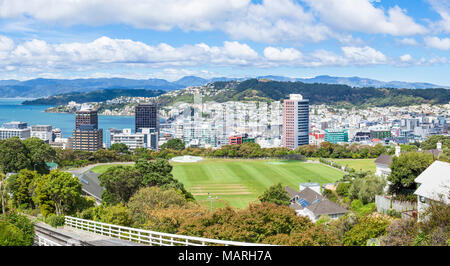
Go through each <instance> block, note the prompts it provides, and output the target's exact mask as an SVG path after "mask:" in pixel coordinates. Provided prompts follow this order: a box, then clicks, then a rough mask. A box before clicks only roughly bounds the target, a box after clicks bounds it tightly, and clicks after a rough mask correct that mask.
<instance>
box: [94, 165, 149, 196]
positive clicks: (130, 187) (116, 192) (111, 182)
mask: <svg viewBox="0 0 450 266" xmlns="http://www.w3.org/2000/svg"><path fill="white" fill-rule="evenodd" d="M98 179H99V180H100V186H102V187H104V188H105V190H104V191H103V192H102V200H103V202H105V203H108V204H118V203H120V202H122V203H126V202H128V200H129V199H130V198H131V196H132V195H133V194H134V193H135V192H136V191H137V190H138V189H139V188H140V187H141V185H142V174H141V173H140V172H139V170H138V169H136V168H135V167H133V166H122V165H118V166H113V167H110V168H108V170H106V172H104V173H103V174H101V175H100V176H99V177H98Z"/></svg>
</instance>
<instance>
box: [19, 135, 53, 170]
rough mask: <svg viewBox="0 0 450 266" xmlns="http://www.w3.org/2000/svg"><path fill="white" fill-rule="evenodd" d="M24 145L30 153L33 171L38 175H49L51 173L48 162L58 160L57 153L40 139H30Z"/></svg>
mask: <svg viewBox="0 0 450 266" xmlns="http://www.w3.org/2000/svg"><path fill="white" fill-rule="evenodd" d="M23 144H24V145H25V147H26V148H27V149H28V151H29V156H30V159H31V164H32V169H33V170H36V171H37V172H38V173H41V174H47V173H48V172H49V170H48V167H47V165H46V162H51V161H54V160H56V158H57V157H56V151H55V150H54V149H53V148H52V147H51V146H50V145H48V144H47V143H45V142H44V141H43V140H41V139H39V138H35V137H33V138H28V139H26V140H24V141H23Z"/></svg>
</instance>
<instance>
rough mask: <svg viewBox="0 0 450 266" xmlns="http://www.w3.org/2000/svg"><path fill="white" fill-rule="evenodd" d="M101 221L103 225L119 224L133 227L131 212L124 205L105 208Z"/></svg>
mask: <svg viewBox="0 0 450 266" xmlns="http://www.w3.org/2000/svg"><path fill="white" fill-rule="evenodd" d="M100 221H101V222H103V223H110V224H117V225H121V226H131V225H132V220H131V217H130V211H129V210H128V208H127V207H126V206H125V205H124V204H123V203H119V204H116V205H113V206H107V207H105V208H103V210H102V213H101V216H100Z"/></svg>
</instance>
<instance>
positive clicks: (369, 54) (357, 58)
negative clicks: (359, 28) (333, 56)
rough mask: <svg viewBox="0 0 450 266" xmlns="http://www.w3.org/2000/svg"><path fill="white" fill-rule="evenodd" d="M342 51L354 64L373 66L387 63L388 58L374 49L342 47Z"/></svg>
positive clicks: (367, 47)
mask: <svg viewBox="0 0 450 266" xmlns="http://www.w3.org/2000/svg"><path fill="white" fill-rule="evenodd" d="M342 51H343V52H344V55H345V57H346V58H348V59H349V60H351V62H353V63H354V64H361V65H372V64H384V63H386V61H387V58H386V56H385V55H384V54H383V53H382V52H380V51H377V50H375V49H373V48H372V47H369V46H365V47H352V46H346V47H342Z"/></svg>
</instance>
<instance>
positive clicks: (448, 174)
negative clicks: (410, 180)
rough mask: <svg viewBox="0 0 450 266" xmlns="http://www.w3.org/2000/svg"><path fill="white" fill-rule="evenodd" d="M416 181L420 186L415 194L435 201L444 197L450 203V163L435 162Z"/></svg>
mask: <svg viewBox="0 0 450 266" xmlns="http://www.w3.org/2000/svg"><path fill="white" fill-rule="evenodd" d="M414 181H415V182H416V183H418V184H420V185H419V188H418V189H417V190H416V191H415V192H414V194H416V195H419V196H423V197H426V198H429V199H433V200H441V195H442V196H444V197H443V200H444V202H446V203H450V199H449V196H450V163H446V162H441V161H435V162H434V163H432V164H431V165H430V166H429V167H428V168H427V169H425V171H423V172H422V173H421V174H420V175H419V176H418V177H416V179H414Z"/></svg>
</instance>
